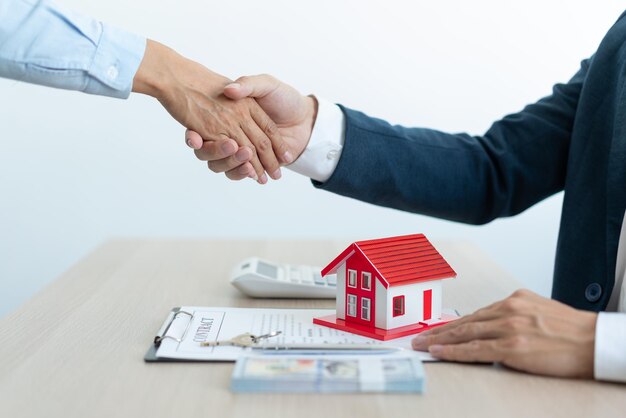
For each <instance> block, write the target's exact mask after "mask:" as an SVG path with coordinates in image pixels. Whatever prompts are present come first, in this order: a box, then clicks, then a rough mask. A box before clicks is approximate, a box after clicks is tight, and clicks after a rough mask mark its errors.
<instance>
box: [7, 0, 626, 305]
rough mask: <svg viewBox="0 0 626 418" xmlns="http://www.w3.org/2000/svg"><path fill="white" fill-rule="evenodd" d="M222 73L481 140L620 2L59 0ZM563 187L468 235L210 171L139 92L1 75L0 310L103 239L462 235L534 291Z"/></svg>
mask: <svg viewBox="0 0 626 418" xmlns="http://www.w3.org/2000/svg"><path fill="white" fill-rule="evenodd" d="M58 1H60V2H62V3H63V4H65V5H67V6H70V7H73V8H75V9H77V10H80V11H83V12H85V13H88V14H91V15H93V16H97V17H98V18H99V19H101V20H104V21H107V22H109V23H113V24H116V25H118V26H121V27H124V28H127V29H129V30H132V31H135V32H138V33H142V34H145V35H147V36H149V37H152V38H155V39H157V40H160V41H162V42H164V43H166V44H168V45H170V46H172V47H174V48H175V49H177V50H178V51H180V52H181V53H183V54H185V55H187V56H188V57H190V58H193V59H195V60H197V61H199V62H201V63H203V64H205V65H206V66H208V67H209V68H211V69H213V70H215V71H218V72H221V73H223V74H225V75H228V76H230V77H233V78H234V77H237V76H239V75H243V74H250V73H261V72H266V73H271V74H274V75H276V76H277V77H279V78H282V79H284V80H285V81H287V82H289V83H292V84H293V85H295V86H297V87H298V88H299V89H300V90H301V91H302V92H305V93H311V92H313V93H316V94H318V95H321V96H324V97H326V98H328V99H330V100H333V101H336V102H340V103H343V104H345V105H347V106H349V107H352V108H356V109H360V110H363V111H365V112H367V113H369V114H371V115H374V116H378V117H382V118H385V119H388V120H389V121H391V122H394V123H401V124H405V125H412V126H427V127H432V128H437V129H442V130H446V131H466V132H470V133H474V134H476V133H482V132H483V131H485V130H486V129H487V128H488V127H489V125H490V124H491V122H492V121H494V120H496V119H498V118H500V117H501V116H503V115H504V114H506V113H510V112H515V111H517V110H519V109H521V107H522V106H523V105H524V104H526V103H528V102H532V101H534V100H536V99H538V98H540V97H541V96H543V95H546V94H548V93H549V92H550V89H551V86H552V84H553V83H554V82H557V81H566V80H567V79H568V78H569V77H570V76H571V75H572V74H573V73H574V72H575V71H576V70H577V68H578V64H579V61H580V60H581V59H583V58H585V57H587V56H589V55H591V54H592V53H593V52H594V51H595V49H596V47H597V45H598V43H599V42H600V40H601V38H602V36H603V35H604V33H605V32H606V31H607V30H608V28H609V27H610V26H611V24H612V23H613V22H614V21H615V20H616V19H617V17H618V16H619V15H620V13H621V12H622V11H623V9H624V8H625V7H626V6H624V5H623V2H620V1H617V0H605V1H602V2H589V1H565V0H562V1H546V0H542V1H539V0H527V1H525V2H516V3H513V2H503V1H495V0H476V1H466V0H454V1H447V2H431V1H428V2H427V1H413V2H408V1H400V0H386V1H364V0H349V1H348V0H344V1H338V0H315V1H287V0H266V1H260V0H229V1H220V2H218V1H210V0H205V1H197V0H178V1H167V2H166V1H154V0H134V1H122V0H108V1H102V0H100V1H91V2H84V1H80V0H58ZM560 205H561V197H560V196H556V197H553V198H551V199H548V200H547V201H545V202H543V203H541V204H539V205H537V206H536V207H534V208H532V209H530V210H528V211H527V212H525V213H524V214H522V215H520V216H517V217H515V218H513V219H505V220H499V221H496V222H493V223H492V224H490V225H488V226H484V227H470V226H464V225H459V224H454V223H450V222H443V221H438V220H434V219H430V218H426V217H422V216H415V215H410V214H405V213H401V212H398V211H394V210H389V209H382V208H377V207H374V206H371V205H367V204H364V203H361V202H357V201H353V200H349V199H346V198H341V197H338V196H335V195H332V194H330V193H326V192H322V191H317V190H314V189H313V187H312V186H311V185H310V184H309V183H308V180H307V179H305V178H302V177H300V176H298V175H296V174H293V173H286V175H285V176H284V178H283V180H281V181H280V182H274V183H271V184H269V185H266V186H263V187H262V186H258V185H256V184H254V183H253V182H252V181H244V182H241V183H236V184H233V183H231V182H229V181H227V180H226V179H225V178H223V177H221V176H217V175H213V174H212V173H210V172H208V171H207V170H206V169H205V167H204V166H203V164H202V163H200V162H198V161H196V160H195V158H194V156H193V154H192V153H191V152H190V151H189V150H188V149H187V148H186V147H185V146H184V145H183V129H182V128H181V127H180V126H178V125H177V123H176V122H174V121H173V120H172V119H170V118H169V116H168V115H167V114H166V113H165V111H164V110H163V109H161V108H160V106H159V104H158V103H157V102H156V101H154V100H151V99H149V98H147V97H139V96H138V97H132V98H131V99H130V100H128V101H120V100H115V99H107V98H100V97H93V96H86V95H82V94H80V93H75V92H67V91H60V90H53V89H47V88H43V87H37V86H29V85H25V84H21V83H16V82H13V81H7V80H0V315H1V314H4V313H6V312H8V311H10V310H11V309H13V308H15V307H16V306H18V305H19V304H20V303H21V302H23V301H24V300H26V299H27V298H28V297H29V296H30V295H32V294H33V293H34V292H36V291H37V290H38V289H40V288H41V287H42V286H44V285H45V284H46V283H48V282H49V281H51V280H53V279H54V278H55V277H56V276H58V275H59V274H61V273H62V272H63V271H64V270H65V269H67V268H68V267H69V266H70V265H71V264H72V263H74V262H76V261H77V260H78V259H79V258H80V257H82V256H84V255H85V254H86V253H88V252H89V251H91V250H92V249H93V248H94V247H95V246H97V245H98V244H99V243H100V242H102V241H103V240H105V239H107V238H109V237H114V236H140V237H154V236H176V237H240V238H248V237H252V238H308V237H310V238H330V237H333V238H341V237H351V238H353V237H361V238H370V237H377V236H384V235H392V234H403V233H412V232H424V233H426V234H428V235H429V236H431V237H432V238H435V239H443V238H455V239H456V238H460V239H469V240H472V241H474V242H476V243H477V244H478V245H480V246H481V247H483V248H484V249H485V250H486V251H487V252H489V253H491V254H492V255H493V256H494V257H496V258H497V259H498V260H499V261H500V263H501V264H502V265H503V266H505V267H506V268H508V269H509V270H510V271H512V272H513V273H514V274H515V275H517V276H518V277H519V278H520V279H521V280H523V282H524V283H525V284H526V285H527V286H528V287H530V288H531V289H534V290H537V291H539V292H541V293H543V294H548V293H549V289H550V285H551V284H550V283H551V274H552V263H553V259H554V249H555V241H556V235H557V230H558V222H559V212H560Z"/></svg>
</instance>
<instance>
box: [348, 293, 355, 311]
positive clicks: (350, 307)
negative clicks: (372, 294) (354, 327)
mask: <svg viewBox="0 0 626 418" xmlns="http://www.w3.org/2000/svg"><path fill="white" fill-rule="evenodd" d="M348 316H356V295H348Z"/></svg>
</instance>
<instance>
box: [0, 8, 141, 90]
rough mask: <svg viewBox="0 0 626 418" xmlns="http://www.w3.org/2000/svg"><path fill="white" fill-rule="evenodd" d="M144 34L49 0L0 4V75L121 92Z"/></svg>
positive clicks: (130, 77)
mask: <svg viewBox="0 0 626 418" xmlns="http://www.w3.org/2000/svg"><path fill="white" fill-rule="evenodd" d="M145 43H146V41H145V38H143V37H140V36H137V35H134V34H132V33H128V32H124V31H122V30H119V29H116V28H114V27H112V26H110V25H106V24H103V23H102V22H99V21H96V20H94V19H91V18H89V17H87V16H83V15H80V14H77V13H74V12H71V11H69V10H64V9H63V8H62V7H60V6H58V5H56V4H54V3H52V2H49V1H41V2H36V1H31V0H5V1H3V2H2V3H1V4H0V76H2V77H6V78H11V79H14V80H19V81H25V82H29V83H34V84H40V85H45V86H50V87H57V88H62V89H69V90H79V91H83V92H85V93H90V94H98V95H104V96H111V97H118V98H126V97H128V95H129V94H130V91H131V87H132V80H133V77H134V76H135V73H136V71H137V69H138V67H139V63H140V62H141V59H142V57H143V54H144V50H145Z"/></svg>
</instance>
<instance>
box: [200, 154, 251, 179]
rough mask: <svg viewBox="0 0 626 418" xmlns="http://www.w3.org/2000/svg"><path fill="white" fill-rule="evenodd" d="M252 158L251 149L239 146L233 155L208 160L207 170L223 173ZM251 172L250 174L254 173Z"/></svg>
mask: <svg viewBox="0 0 626 418" xmlns="http://www.w3.org/2000/svg"><path fill="white" fill-rule="evenodd" d="M251 159H252V151H251V150H250V148H248V147H241V148H240V149H239V150H238V151H237V152H236V153H235V154H234V155H232V156H230V157H227V158H222V159H221V160H214V161H209V162H208V167H209V170H211V171H213V172H214V173H223V172H226V171H230V170H233V169H235V168H237V167H241V166H242V165H244V164H246V163H247V162H248V161H250V160H251ZM252 171H253V172H252V173H250V174H254V175H256V173H254V170H252Z"/></svg>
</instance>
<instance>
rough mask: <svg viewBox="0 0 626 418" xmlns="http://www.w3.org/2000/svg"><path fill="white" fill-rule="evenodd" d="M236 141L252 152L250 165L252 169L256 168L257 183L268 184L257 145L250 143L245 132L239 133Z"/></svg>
mask: <svg viewBox="0 0 626 418" xmlns="http://www.w3.org/2000/svg"><path fill="white" fill-rule="evenodd" d="M235 139H236V140H237V143H238V144H239V145H240V146H243V147H248V148H249V149H250V150H251V151H252V153H253V155H252V159H251V160H250V163H251V164H252V168H254V172H255V173H256V180H257V182H258V183H259V184H265V183H267V175H266V174H265V169H264V168H263V165H262V164H261V161H260V160H259V156H258V150H257V149H256V148H255V147H256V145H254V144H253V143H252V142H250V140H249V139H248V136H247V135H246V134H245V133H244V132H243V130H240V131H239V132H238V133H236V135H235Z"/></svg>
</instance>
